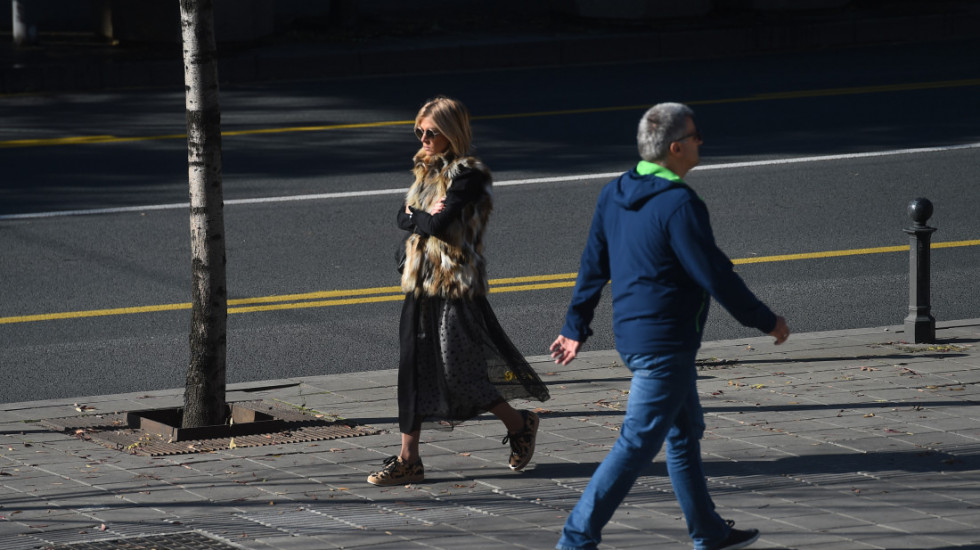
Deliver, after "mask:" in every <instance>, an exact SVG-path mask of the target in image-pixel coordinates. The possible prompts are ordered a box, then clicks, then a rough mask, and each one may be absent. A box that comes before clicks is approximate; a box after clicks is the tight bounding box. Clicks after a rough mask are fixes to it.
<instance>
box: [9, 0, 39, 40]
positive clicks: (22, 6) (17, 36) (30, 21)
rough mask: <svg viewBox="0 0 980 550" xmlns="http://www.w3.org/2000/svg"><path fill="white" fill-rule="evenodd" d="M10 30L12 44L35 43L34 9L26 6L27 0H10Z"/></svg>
mask: <svg viewBox="0 0 980 550" xmlns="http://www.w3.org/2000/svg"><path fill="white" fill-rule="evenodd" d="M10 7H11V9H12V12H11V17H12V20H11V32H12V34H13V37H14V46H17V47H18V48H19V47H21V46H29V45H31V44H36V43H37V27H36V26H35V25H34V10H33V8H32V7H30V6H28V2H27V0H12V2H11V6H10Z"/></svg>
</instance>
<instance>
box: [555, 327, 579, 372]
mask: <svg viewBox="0 0 980 550" xmlns="http://www.w3.org/2000/svg"><path fill="white" fill-rule="evenodd" d="M581 346H582V344H581V343H580V342H579V341H578V340H572V339H571V338H565V337H564V336H562V335H560V334H559V335H558V338H557V339H555V341H554V342H553V343H552V344H551V347H550V348H549V350H550V351H551V358H552V359H554V360H555V363H558V364H559V365H567V364H569V363H571V362H572V360H573V359H575V356H576V355H578V348H580V347H581Z"/></svg>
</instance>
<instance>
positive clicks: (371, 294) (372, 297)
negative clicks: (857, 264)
mask: <svg viewBox="0 0 980 550" xmlns="http://www.w3.org/2000/svg"><path fill="white" fill-rule="evenodd" d="M963 246H980V239H976V240H968V241H947V242H938V243H932V248H955V247H963ZM908 249H909V246H908V245H903V246H883V247H878V248H856V249H851V250H831V251H827V252H808V253H804V254H783V255H777V256H759V257H756V258H738V259H734V260H732V263H734V264H736V265H739V264H754V263H766V262H785V261H796V260H817V259H824V258H837V257H843V256H863V255H868V254H883V253H889V252H905V251H907V250H908ZM577 276H578V274H577V273H556V274H553V275H531V276H527V277H509V278H502V279H491V280H490V292H491V293H494V294H496V293H502V292H528V291H532V290H548V289H555V288H568V287H573V286H575V279H576V277H577ZM403 297H404V295H403V294H402V291H401V288H400V287H397V286H383V287H374V288H358V289H350V290H325V291H319V292H308V293H303V294H282V295H277V296H262V297H256V298H235V299H230V300H228V313H255V312H259V311H280V310H287V309H304V308H316V307H330V306H346V305H357V304H372V303H378V302H394V301H398V300H401V299H402V298H403ZM188 309H191V304H190V303H181V304H163V305H155V306H140V307H124V308H116V309H95V310H89V311H68V312H62V313H41V314H37V315H20V316H13V317H0V325H4V324H13V323H32V322H38V321H56V320H62V319H81V318H85V317H106V316H111V315H135V314H140V313H154V312H159V311H176V310H188Z"/></svg>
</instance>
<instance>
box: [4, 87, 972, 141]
mask: <svg viewBox="0 0 980 550" xmlns="http://www.w3.org/2000/svg"><path fill="white" fill-rule="evenodd" d="M965 86H966V87H969V86H980V78H968V79H962V80H941V81H935V82H911V83H905V84H882V85H878V86H855V87H851V88H825V89H820V90H798V91H791V92H770V93H760V94H752V95H748V96H744V97H733V98H722V99H705V100H694V101H686V102H685V103H687V104H688V105H720V104H725V103H745V102H753V101H774V100H783V99H804V98H813V97H831V96H841V95H858V94H877V93H884V92H907V91H915V90H932V89H940V88H961V87H965ZM649 107H650V105H649V104H645V105H620V106H614V107H587V108H582V109H563V110H555V111H534V112H524V113H505V114H498V115H484V116H475V117H473V120H502V119H510V118H532V117H545V116H565V115H582V114H595V113H609V112H616V111H638V110H644V109H648V108H649ZM414 122H415V121H414V120H386V121H379V122H363V123H350V124H325V125H320V126H288V127H283V128H255V129H251V130H232V131H225V132H222V133H221V135H222V136H224V137H232V136H254V135H265V134H286V133H295V132H325V131H330V130H350V129H361V128H381V127H385V126H409V125H411V124H414ZM186 138H187V135H186V134H164V135H158V136H129V137H126V136H112V135H94V136H68V137H60V138H39V139H14V140H6V141H0V149H3V148H12V147H47V146H56V145H87V144H95V143H124V142H138V141H159V140H172V139H186Z"/></svg>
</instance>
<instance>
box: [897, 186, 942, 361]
mask: <svg viewBox="0 0 980 550" xmlns="http://www.w3.org/2000/svg"><path fill="white" fill-rule="evenodd" d="M908 212H909V217H910V218H912V222H913V224H912V227H909V228H906V229H903V231H905V232H906V233H908V235H909V239H910V240H911V243H910V245H909V316H908V317H906V318H905V334H906V335H908V336H909V337H910V338H911V341H912V342H913V343H916V344H933V343H935V342H936V319H935V318H934V317H933V316H932V315H931V314H930V312H929V310H930V309H931V306H930V305H929V241H930V240H931V239H932V233H933V231H935V230H936V228H935V227H929V226H928V225H926V221H928V220H929V218H930V217H931V216H932V203H931V202H929V199H926V198H921V197H920V198H918V199H914V200H912V201H911V202H909V209H908Z"/></svg>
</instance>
